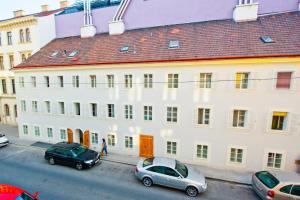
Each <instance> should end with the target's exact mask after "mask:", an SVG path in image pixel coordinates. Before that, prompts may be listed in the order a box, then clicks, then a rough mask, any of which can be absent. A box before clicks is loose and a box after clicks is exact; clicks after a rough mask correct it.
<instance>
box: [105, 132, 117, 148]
mask: <svg viewBox="0 0 300 200" xmlns="http://www.w3.org/2000/svg"><path fill="white" fill-rule="evenodd" d="M107 137H108V145H109V146H115V145H116V136H115V135H112V134H108V136H107Z"/></svg>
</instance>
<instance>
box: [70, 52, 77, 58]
mask: <svg viewBox="0 0 300 200" xmlns="http://www.w3.org/2000/svg"><path fill="white" fill-rule="evenodd" d="M78 53H79V52H78V51H73V52H72V53H70V54H69V55H68V58H74V57H75V56H76V55H77V54H78Z"/></svg>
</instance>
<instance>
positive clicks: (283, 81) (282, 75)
mask: <svg viewBox="0 0 300 200" xmlns="http://www.w3.org/2000/svg"><path fill="white" fill-rule="evenodd" d="M291 78H292V72H278V73H277V82H276V88H277V89H290V87H291Z"/></svg>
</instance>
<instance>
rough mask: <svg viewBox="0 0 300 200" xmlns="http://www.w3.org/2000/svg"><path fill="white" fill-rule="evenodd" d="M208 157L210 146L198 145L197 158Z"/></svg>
mask: <svg viewBox="0 0 300 200" xmlns="http://www.w3.org/2000/svg"><path fill="white" fill-rule="evenodd" d="M207 157H208V146H207V145H200V144H198V145H197V158H200V159H205V160H206V159H207Z"/></svg>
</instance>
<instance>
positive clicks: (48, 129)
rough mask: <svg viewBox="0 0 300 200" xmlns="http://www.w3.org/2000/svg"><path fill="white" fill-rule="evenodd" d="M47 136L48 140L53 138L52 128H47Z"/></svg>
mask: <svg viewBox="0 0 300 200" xmlns="http://www.w3.org/2000/svg"><path fill="white" fill-rule="evenodd" d="M47 135H48V138H53V129H52V128H47Z"/></svg>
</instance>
